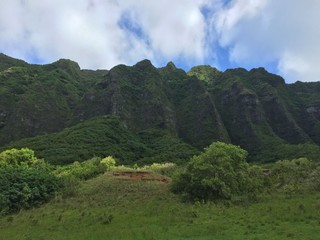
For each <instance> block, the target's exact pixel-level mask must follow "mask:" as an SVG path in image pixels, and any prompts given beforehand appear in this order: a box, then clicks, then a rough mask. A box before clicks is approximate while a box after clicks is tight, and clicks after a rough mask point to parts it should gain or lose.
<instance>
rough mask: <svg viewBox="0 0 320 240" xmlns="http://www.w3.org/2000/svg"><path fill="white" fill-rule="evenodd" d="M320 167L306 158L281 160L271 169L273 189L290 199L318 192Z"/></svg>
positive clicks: (319, 187) (319, 188)
mask: <svg viewBox="0 0 320 240" xmlns="http://www.w3.org/2000/svg"><path fill="white" fill-rule="evenodd" d="M319 177H320V165H319V164H318V163H317V164H315V163H313V162H311V161H310V160H308V159H307V158H298V159H293V160H281V161H278V162H276V163H275V164H274V165H273V167H272V174H271V175H270V178H271V179H272V182H273V189H274V190H276V191H281V192H284V193H286V194H287V196H288V197H291V196H292V195H294V194H297V193H309V192H314V191H319V190H320V178H319Z"/></svg>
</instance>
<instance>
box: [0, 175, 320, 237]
mask: <svg viewBox="0 0 320 240" xmlns="http://www.w3.org/2000/svg"><path fill="white" fill-rule="evenodd" d="M169 186H170V183H168V182H159V181H140V180H124V179H122V178H119V177H115V176H113V175H112V174H111V173H106V174H104V175H100V176H98V177H97V178H94V179H91V180H88V181H85V182H83V183H82V184H81V186H80V187H79V189H78V191H77V192H76V193H75V194H74V196H72V197H68V198H62V197H60V196H57V197H56V198H55V199H54V200H53V201H51V202H50V203H47V204H45V205H43V206H41V207H39V208H35V209H31V210H23V211H20V212H19V213H16V214H13V215H7V216H4V217H1V218H0V239H1V240H16V239H20V240H31V239H39V240H40V239H43V240H53V239H57V240H58V239H70V240H71V239H77V240H81V239H83V240H90V239H92V240H99V239H121V240H125V239H157V240H158V239H215V240H224V239H228V240H230V239H235V240H237V239H239V240H240V239H241V240H242V239H248V240H250V239H252V240H256V239H275V240H276V239H279V240H280V239H281V240H282V239H296V240H301V239H307V240H317V239H319V236H320V194H312V195H307V196H295V197H293V198H285V197H284V196H282V195H267V196H264V197H262V196H261V197H260V199H259V201H258V202H257V203H253V204H242V205H230V204H226V203H216V204H215V203H207V204H203V203H199V202H196V203H194V204H191V203H183V202H181V201H180V199H179V198H178V196H176V195H174V194H172V193H171V192H170V191H169Z"/></svg>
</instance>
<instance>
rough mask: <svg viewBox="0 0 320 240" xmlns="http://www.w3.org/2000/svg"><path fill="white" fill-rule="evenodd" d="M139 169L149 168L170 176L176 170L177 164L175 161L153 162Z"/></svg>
mask: <svg viewBox="0 0 320 240" xmlns="http://www.w3.org/2000/svg"><path fill="white" fill-rule="evenodd" d="M141 170H150V171H153V172H155V173H159V174H162V175H166V176H172V174H173V173H174V172H175V171H176V170H177V164H175V163H153V164H151V165H146V166H143V167H142V168H141Z"/></svg>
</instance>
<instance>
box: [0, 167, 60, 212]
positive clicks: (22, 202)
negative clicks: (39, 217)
mask: <svg viewBox="0 0 320 240" xmlns="http://www.w3.org/2000/svg"><path fill="white" fill-rule="evenodd" d="M0 182H1V184H0V213H2V214H6V213H9V212H13V211H17V210H20V209H23V208H30V207H33V206H37V205H39V204H41V203H44V202H46V201H48V200H49V199H50V198H51V197H52V196H53V195H54V194H55V192H57V191H58V190H59V189H60V187H61V186H62V185H61V184H62V183H61V181H60V180H59V179H58V178H57V177H56V176H54V175H53V174H52V173H51V172H49V171H47V170H44V169H34V168H23V167H15V168H12V167H10V168H1V169H0Z"/></svg>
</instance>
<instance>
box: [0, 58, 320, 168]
mask: <svg viewBox="0 0 320 240" xmlns="http://www.w3.org/2000/svg"><path fill="white" fill-rule="evenodd" d="M319 93H320V82H315V83H302V82H297V83H294V84H286V83H285V82H284V80H283V79H282V78H281V77H280V76H277V75H274V74H271V73H268V72H267V71H266V70H265V69H263V68H258V69H252V70H251V71H247V70H245V69H241V68H239V69H229V70H226V71H225V72H221V71H219V70H217V69H216V68H213V67H211V66H196V67H193V68H192V69H191V70H190V71H189V72H187V73H186V72H185V71H183V70H181V69H178V68H176V67H175V65H174V64H173V63H172V62H170V63H168V64H167V66H165V67H163V68H156V67H154V66H153V65H152V63H151V62H150V61H149V60H143V61H141V62H139V63H137V64H136V65H134V66H125V65H118V66H115V67H114V68H112V69H110V70H109V71H107V70H96V71H93V70H82V69H80V67H79V65H78V64H77V63H75V62H73V61H70V60H66V59H61V60H59V61H57V62H54V63H52V64H47V65H30V64H27V63H25V62H23V61H21V60H17V59H13V58H10V57H8V56H5V55H4V54H1V55H0V146H1V149H6V148H10V147H23V146H25V147H32V148H33V149H34V150H35V151H36V153H39V155H40V156H41V157H45V158H47V159H50V160H51V161H52V162H54V163H59V162H62V163H66V162H72V161H75V160H77V161H81V160H85V159H87V158H89V157H91V156H94V155H104V156H105V155H112V154H113V155H116V156H117V157H118V158H119V159H121V160H122V161H123V162H124V163H129V162H135V161H138V160H140V161H147V162H150V161H165V160H167V161H170V158H174V159H175V160H177V161H180V160H183V159H187V158H189V157H190V156H192V154H194V153H196V152H197V151H199V150H202V149H203V147H206V146H208V145H209V144H210V143H211V142H213V141H223V142H231V143H233V144H236V145H240V146H241V147H243V148H245V149H246V150H248V151H249V153H250V155H249V160H252V161H264V162H268V161H274V160H278V159H281V158H289V157H299V156H307V157H309V158H311V159H317V156H318V154H319V153H320V147H319V145H320V94H319ZM113 118H115V119H116V120H115V119H113ZM110 119H113V120H110ZM115 121H116V122H117V124H116V125H115ZM101 124H102V125H103V126H104V127H102V126H101ZM106 126H108V127H106ZM115 126H117V127H115ZM96 129H100V130H101V131H100V130H99V131H96ZM115 129H118V130H119V129H120V130H119V131H118V130H117V131H115V132H114V130H115ZM120 133H121V134H120ZM70 135H72V137H68V136H70ZM86 135H87V136H88V138H87V139H86ZM76 136H80V137H79V139H80V140H79V141H77V137H76ZM112 138H115V139H116V140H115V139H114V141H113V142H112V141H111V140H110V139H112ZM102 139H103V140H102ZM50 142H51V144H50ZM133 142H134V144H132V143H133ZM166 142H167V143H166ZM119 143H121V144H119ZM157 143H159V144H160V143H161V144H160V145H161V146H160V147H159V146H157ZM72 145H78V148H77V147H71V146H72ZM40 146H42V148H41V147H40ZM137 146H138V147H137ZM170 146H173V147H170ZM116 148H118V150H115V149H116ZM62 149H63V150H62ZM137 149H139V150H137ZM60 150H61V151H60ZM62 152H65V153H66V154H62ZM168 152H171V153H170V154H168ZM183 152H186V153H187V154H183ZM124 153H126V154H124ZM59 154H60V156H59V157H57V155H59ZM130 154H131V155H130ZM54 156H56V157H54ZM157 156H158V157H157ZM159 156H161V157H159ZM55 159H56V160H55Z"/></svg>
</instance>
